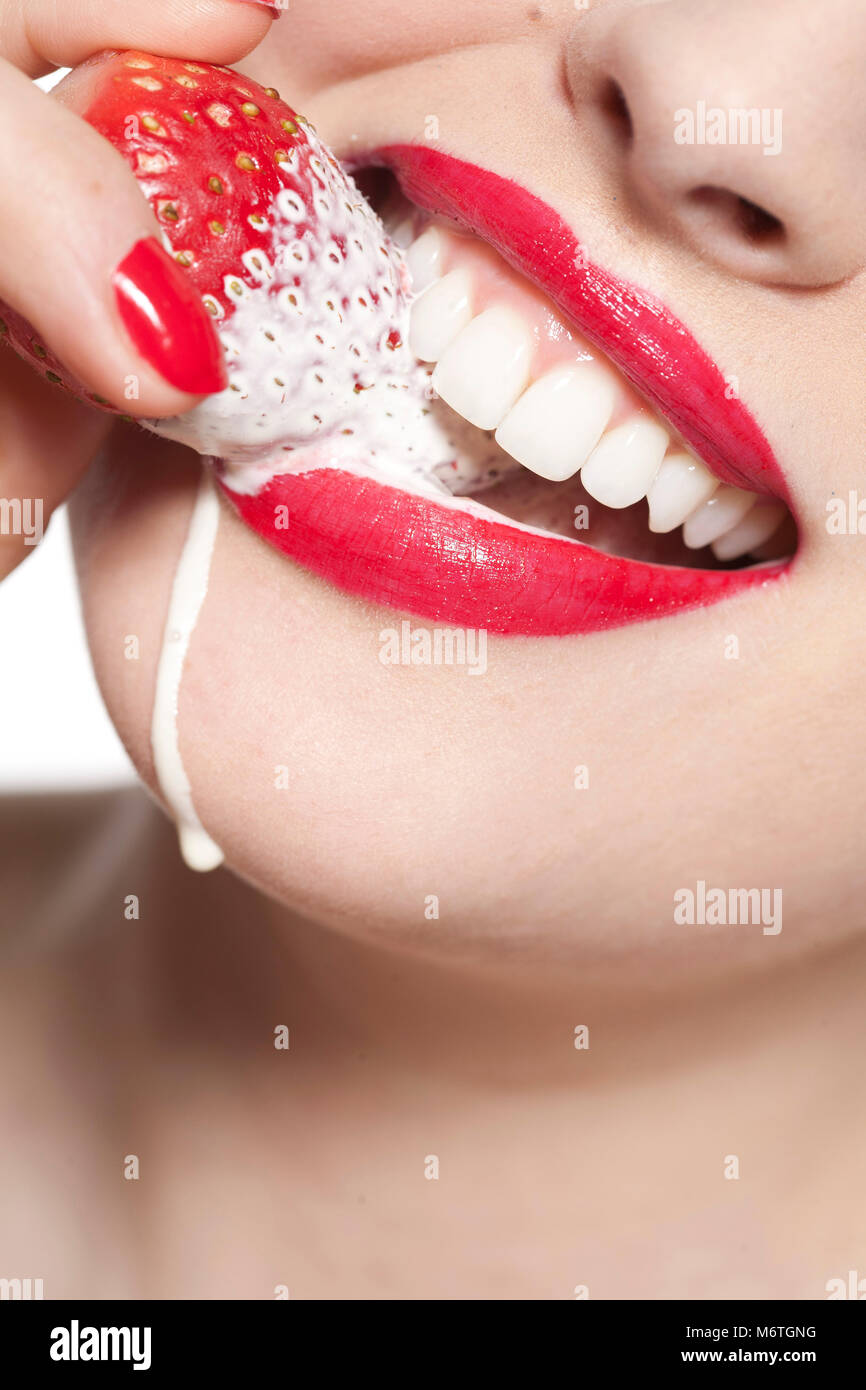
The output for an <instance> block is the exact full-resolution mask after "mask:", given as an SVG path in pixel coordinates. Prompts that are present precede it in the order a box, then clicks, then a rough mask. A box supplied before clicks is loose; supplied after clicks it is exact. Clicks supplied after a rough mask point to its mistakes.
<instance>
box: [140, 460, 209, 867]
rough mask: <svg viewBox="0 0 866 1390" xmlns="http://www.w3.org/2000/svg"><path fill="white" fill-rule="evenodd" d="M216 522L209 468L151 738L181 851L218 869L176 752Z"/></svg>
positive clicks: (179, 583)
mask: <svg viewBox="0 0 866 1390" xmlns="http://www.w3.org/2000/svg"><path fill="white" fill-rule="evenodd" d="M218 525H219V500H218V498H217V493H216V488H215V487H214V483H213V478H212V476H211V472H210V469H209V468H206V469H204V470H203V472H202V476H201V482H200V483H199V489H198V493H197V495H196V500H195V506H194V507H193V512H192V516H191V517H190V522H189V529H188V531H187V535H186V540H185V541H184V545H183V549H182V551H181V553H180V558H179V560H178V563H177V569H176V570H175V575H174V582H173V584H172V589H171V598H170V600H169V605H168V614H167V616H166V620H165V629H164V631H163V637H162V647H161V650H160V654H159V663H158V665H157V672H156V696H155V699H154V704H153V720H152V723H151V732H150V742H151V748H152V749H153V761H154V765H155V767H156V775H157V779H158V781H159V786H160V789H161V791H162V794H163V796H164V797H165V800H166V801H167V802H168V805H169V807H170V809H171V812H172V815H173V816H174V818H175V821H176V823H177V829H178V836H179V838H180V850H181V854H182V855H183V857H184V859H185V860H186V862H187V864H188V865H189V867H190V868H191V869H196V870H198V871H200V872H202V873H204V872H206V871H207V870H209V869H216V868H218V867H219V865H220V864H221V863H222V860H223V853H222V850H221V849H220V847H219V845H217V844H215V843H214V841H213V840H212V839H211V837H210V835H208V833H207V831H206V830H205V828H204V826H203V825H202V823H201V821H200V820H199V818H198V815H197V814H196V809H195V806H194V804H193V799H192V790H191V788H190V783H189V777H188V776H187V773H186V768H185V767H184V765H183V759H182V758H181V755H180V744H179V740H178V707H179V703H180V685H181V679H182V677H183V668H184V664H185V662H186V656H187V652H188V651H189V644H190V640H191V638H192V634H193V632H194V630H195V626H196V623H197V622H198V617H199V614H200V613H201V610H202V605H203V604H204V600H205V596H206V594H207V590H208V581H209V578H210V566H211V557H212V555H213V549H214V543H215V541H216V535H217V527H218Z"/></svg>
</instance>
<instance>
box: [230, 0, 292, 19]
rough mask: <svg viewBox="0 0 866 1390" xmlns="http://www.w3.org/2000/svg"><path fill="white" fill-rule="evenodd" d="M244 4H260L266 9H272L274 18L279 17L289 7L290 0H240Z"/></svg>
mask: <svg viewBox="0 0 866 1390" xmlns="http://www.w3.org/2000/svg"><path fill="white" fill-rule="evenodd" d="M240 3H241V4H242V5H259V6H261V8H262V9H264V10H270V12H271V14H272V15H273V17H274V19H279V18H280V15H282V14H283V13H284V12H285V11H286V10H287V9H288V0H283V3H281V0H240Z"/></svg>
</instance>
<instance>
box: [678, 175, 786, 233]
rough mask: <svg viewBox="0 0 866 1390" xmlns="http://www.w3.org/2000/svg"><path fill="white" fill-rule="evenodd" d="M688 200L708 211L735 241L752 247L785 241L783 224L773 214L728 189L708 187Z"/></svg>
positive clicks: (691, 193)
mask: <svg viewBox="0 0 866 1390" xmlns="http://www.w3.org/2000/svg"><path fill="white" fill-rule="evenodd" d="M689 199H690V201H691V202H692V203H693V204H696V205H697V206H699V207H702V208H705V209H708V210H709V211H710V212H711V213H713V214H714V215H715V217H716V219H717V220H718V221H719V222H720V223H722V224H723V226H724V227H725V228H726V230H732V231H733V232H734V233H735V234H736V235H737V236H738V238H740V239H743V240H745V241H748V242H750V243H751V244H752V245H753V246H771V245H778V244H780V243H781V242H783V241H784V240H785V236H786V232H785V224H784V223H783V222H781V221H780V220H779V218H778V217H776V216H775V214H774V213H772V212H768V211H767V209H766V208H762V207H760V206H759V205H758V204H757V203H753V202H752V201H751V199H750V198H743V197H742V196H741V195H740V194H739V193H732V192H731V190H730V189H727V188H713V187H712V186H710V185H709V184H708V185H705V186H702V187H701V188H694V189H692V191H691V192H690V194H689Z"/></svg>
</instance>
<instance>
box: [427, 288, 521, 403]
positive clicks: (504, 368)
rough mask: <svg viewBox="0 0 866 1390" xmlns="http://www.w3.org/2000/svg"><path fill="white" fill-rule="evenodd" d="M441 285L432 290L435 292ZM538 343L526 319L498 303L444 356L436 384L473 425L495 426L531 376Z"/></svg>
mask: <svg viewBox="0 0 866 1390" xmlns="http://www.w3.org/2000/svg"><path fill="white" fill-rule="evenodd" d="M445 279H446V280H447V279H448V276H446V277H445ZM444 284H445V280H440V281H439V285H444ZM437 288H438V286H436V285H434V286H433V289H432V290H428V292H427V293H428V294H435V292H436V290H437ZM425 297H426V296H423V297H422V299H423V298H425ZM421 302H422V301H421V300H419V303H421ZM533 347H534V339H533V337H532V333H531V332H530V330H529V329H528V328H527V327H526V326H525V324H524V323H523V320H522V319H521V318H519V317H518V316H517V315H516V314H514V313H512V312H511V310H510V309H506V308H504V307H502V306H498V305H494V307H493V308H492V309H485V310H484V313H483V314H479V315H478V317H477V318H474V319H473V320H472V322H471V323H470V324H469V325H468V326H467V327H466V328H464V329H463V331H462V333H459V334H458V335H457V337H456V338H455V339H454V341H453V342H452V344H451V346H450V347H449V348H448V349H447V350H446V351H445V352H444V353H443V354H442V355H441V356H440V358H439V362H438V364H437V366H436V370H435V372H434V373H433V389H434V391H436V392H437V393H438V394H439V395H440V396H441V397H442V399H443V401H445V402H447V404H448V405H450V406H451V408H452V410H456V411H457V412H458V414H460V415H462V416H463V417H464V419H466V420H468V421H469V422H470V424H472V425H477V426H478V428H479V429H482V430H492V429H495V428H496V426H497V425H498V424H499V423H500V422H501V420H503V419H504V417H505V415H506V414H507V413H508V411H509V410H510V409H511V407H512V406H513V405H514V402H515V401H516V400H517V397H518V396H519V395H520V393H521V391H523V390H524V388H525V386H526V383H527V382H528V380H529V364H530V360H531V358H532V350H533Z"/></svg>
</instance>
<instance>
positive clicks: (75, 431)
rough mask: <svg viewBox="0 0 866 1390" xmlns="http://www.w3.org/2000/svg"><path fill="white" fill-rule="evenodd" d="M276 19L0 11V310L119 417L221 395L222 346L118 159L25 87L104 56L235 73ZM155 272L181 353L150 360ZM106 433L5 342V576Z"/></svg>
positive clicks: (188, 1)
mask: <svg viewBox="0 0 866 1390" xmlns="http://www.w3.org/2000/svg"><path fill="white" fill-rule="evenodd" d="M278 13H279V10H278V9H277V10H274V9H271V8H269V7H268V6H267V5H265V4H263V3H261V0H123V3H121V2H120V0H76V2H75V4H72V3H66V4H62V5H58V4H57V3H56V0H0V299H2V300H3V301H5V303H6V304H8V305H10V306H11V307H12V308H13V309H15V310H17V311H18V312H19V313H21V314H23V315H24V316H25V317H26V318H27V319H28V320H29V321H30V322H31V323H32V324H33V325H34V326H35V328H36V330H37V331H38V333H39V335H40V339H41V341H43V342H44V343H45V344H47V345H48V346H50V347H51V349H52V350H53V352H54V353H56V355H57V356H58V357H59V358H60V359H61V360H62V361H63V362H64V363H65V364H66V365H67V366H68V367H69V369H70V370H71V371H72V372H74V373H75V374H76V376H78V377H79V379H80V380H81V381H82V382H83V383H84V384H85V386H87V387H88V388H89V389H90V390H91V391H92V392H93V393H94V394H95V395H98V396H102V397H104V398H105V399H106V400H108V401H110V402H111V404H112V405H115V406H118V407H119V408H120V409H122V410H123V411H124V412H125V413H126V414H130V415H141V416H152V415H177V414H180V413H182V412H183V411H184V410H188V409H189V408H190V407H191V406H192V405H193V404H195V401H196V400H198V399H200V397H201V395H202V394H207V393H208V392H209V391H211V390H219V389H220V387H221V385H222V365H221V358H220V354H219V349H218V345H217V344H216V339H215V335H214V334H213V330H212V327H211V324H210V322H209V319H208V316H207V314H206V312H205V310H204V308H203V307H202V306H201V305H199V304H198V302H197V301H194V300H192V299H191V297H190V296H189V294H188V293H186V294H185V293H184V290H185V286H184V283H183V278H182V275H181V273H180V272H179V271H178V270H177V268H176V267H174V265H173V264H172V262H171V260H170V258H168V257H162V256H161V255H160V250H159V247H158V246H155V245H154V243H153V242H152V241H151V240H150V238H156V239H157V242H159V240H160V238H159V228H158V226H157V223H156V219H155V217H154V215H153V213H152V212H151V210H150V208H149V206H148V204H147V202H146V200H145V199H144V198H143V197H142V193H141V190H140V188H139V187H138V184H137V182H136V180H135V178H134V177H133V175H132V173H131V172H130V170H129V169H128V167H127V165H126V164H125V162H124V160H123V158H122V156H121V155H120V154H118V153H117V151H116V150H114V149H113V148H112V147H111V146H110V145H109V144H108V142H107V141H105V140H103V139H102V138H101V136H99V135H98V134H97V133H96V131H94V130H93V129H92V128H91V127H90V126H89V125H87V123H86V122H85V121H83V120H81V119H80V117H78V116H77V115H75V114H74V113H73V112H72V111H71V110H69V109H67V108H66V107H65V106H64V105H63V100H62V93H61V96H60V100H55V99H53V98H52V97H48V96H46V95H45V94H44V93H43V92H41V91H40V90H39V89H38V88H37V87H35V86H34V85H33V82H32V81H31V79H32V78H34V77H39V76H42V75H43V74H45V73H46V72H51V71H52V70H53V69H54V68H56V67H58V66H69V67H72V66H75V65H76V64H78V63H81V62H83V61H84V60H85V59H87V58H88V57H90V56H92V55H93V54H95V53H98V52H100V51H101V50H103V49H112V48H117V49H133V48H134V49H142V50H144V51H146V52H153V53H158V54H166V55H178V54H180V55H182V56H183V57H189V58H191V59H198V60H200V61H205V62H213V63H233V62H236V61H238V60H239V59H240V58H242V57H243V56H244V55H245V54H247V53H249V52H250V51H251V50H252V49H253V48H255V47H256V46H257V44H259V43H260V42H261V40H262V39H263V38H264V36H265V34H266V33H267V32H268V28H269V25H270V24H271V22H272V20H273V19H274V18H275V17H276V15H277V14H278ZM154 276H156V277H158V283H157V290H158V294H159V298H160V303H161V307H162V309H163V311H166V310H167V315H166V314H165V312H164V321H166V322H168V324H169V327H170V329H171V334H172V343H173V344H174V345H175V348H176V350H171V344H169V350H168V351H165V343H163V345H162V350H161V351H160V352H155V351H154V347H153V341H152V339H153V334H150V335H147V334H146V333H142V332H141V331H139V330H138V329H137V326H136V317H137V316H138V317H139V318H140V313H139V314H138V315H137V312H136V307H135V301H136V300H137V299H138V296H139V286H140V287H141V288H142V290H145V291H146V290H147V289H152V288H153V278H154ZM118 287H120V288H121V298H120V299H119V298H118V294H117V290H118ZM124 297H125V302H124ZM124 310H125V312H124ZM0 312H2V311H0ZM0 333H2V326H0ZM130 377H133V378H134V379H135V393H134V399H129V391H128V381H129V378H130ZM110 425H111V417H110V416H108V415H104V414H101V413H100V412H99V411H97V410H89V409H88V408H87V407H85V406H83V405H81V404H79V403H78V402H77V401H75V400H73V399H71V397H70V396H69V395H68V394H67V393H66V392H65V391H63V390H62V389H61V388H59V387H57V386H55V385H52V384H51V383H50V382H48V381H46V380H44V378H41V377H40V376H39V375H37V373H36V372H34V371H33V370H32V368H30V367H29V366H28V365H27V364H26V363H24V362H22V361H21V360H20V359H19V358H18V357H16V356H15V354H14V353H13V352H12V351H11V350H10V349H9V348H8V347H4V346H0V578H2V577H3V576H4V575H5V574H7V573H8V572H9V571H10V570H11V569H13V568H14V567H15V565H17V564H18V563H19V561H20V560H22V559H24V557H25V556H26V555H28V554H29V553H30V551H31V549H32V548H33V545H34V543H35V542H36V541H38V540H39V539H40V538H41V529H42V527H43V526H44V525H47V522H48V519H49V517H50V515H51V512H52V511H53V510H54V508H55V507H56V506H58V505H59V503H60V502H62V501H63V500H64V498H65V497H66V496H67V494H68V493H69V492H70V491H71V490H72V488H73V487H74V486H75V484H76V483H77V481H78V479H79V478H80V476H81V475H82V473H83V472H84V470H85V469H86V467H87V465H88V463H89V462H90V460H91V459H92V457H93V455H94V453H95V451H96V449H97V448H98V447H99V445H100V443H101V441H102V439H103V438H104V437H105V435H106V433H107V431H108V429H109V427H110Z"/></svg>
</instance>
